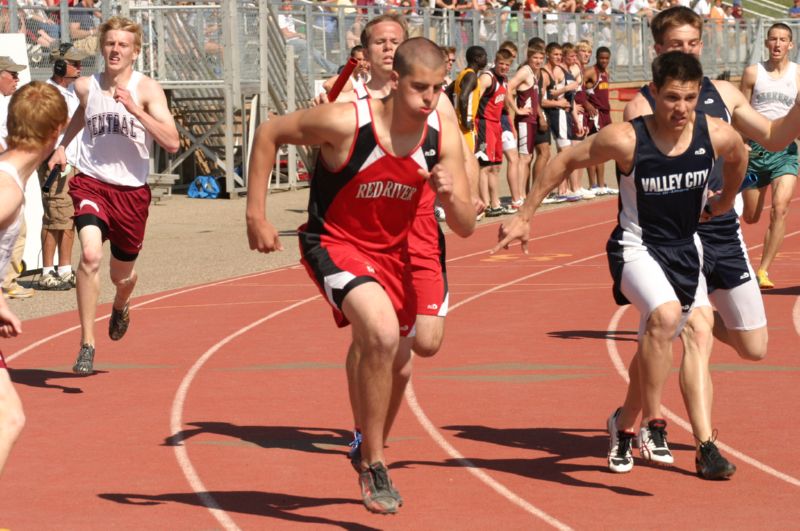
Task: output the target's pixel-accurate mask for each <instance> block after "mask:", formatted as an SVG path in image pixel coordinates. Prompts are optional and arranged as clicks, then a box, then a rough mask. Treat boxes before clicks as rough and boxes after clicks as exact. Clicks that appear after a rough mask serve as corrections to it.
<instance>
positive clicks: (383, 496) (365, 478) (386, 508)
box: [358, 462, 401, 514]
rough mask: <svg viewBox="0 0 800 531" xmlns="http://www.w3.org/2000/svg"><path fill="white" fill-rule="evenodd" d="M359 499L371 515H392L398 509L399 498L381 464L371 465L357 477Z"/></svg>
mask: <svg viewBox="0 0 800 531" xmlns="http://www.w3.org/2000/svg"><path fill="white" fill-rule="evenodd" d="M358 483H359V485H360V486H361V499H362V500H363V501H364V507H366V508H367V510H368V511H370V512H372V513H378V514H394V513H396V512H397V509H398V508H399V507H400V505H401V502H400V499H399V498H400V496H399V494H398V493H397V491H396V490H395V489H394V487H393V486H392V481H391V480H390V479H389V471H388V470H386V467H385V466H384V465H383V463H380V462H379V463H372V464H371V465H369V467H368V468H367V469H366V470H363V471H362V472H361V473H360V474H359V475H358Z"/></svg>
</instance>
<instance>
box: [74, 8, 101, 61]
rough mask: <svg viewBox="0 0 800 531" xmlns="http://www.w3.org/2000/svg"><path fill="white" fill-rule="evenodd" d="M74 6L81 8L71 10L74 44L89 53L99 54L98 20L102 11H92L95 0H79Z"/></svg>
mask: <svg viewBox="0 0 800 531" xmlns="http://www.w3.org/2000/svg"><path fill="white" fill-rule="evenodd" d="M73 7H74V8H77V9H79V10H76V11H72V10H70V17H69V37H70V40H71V41H72V44H73V46H75V48H77V49H78V50H83V51H84V52H86V53H88V54H89V55H92V56H93V55H97V51H98V50H97V48H98V41H97V21H98V20H100V18H101V13H100V12H99V11H91V9H93V8H94V0H77V1H76V2H75V4H73Z"/></svg>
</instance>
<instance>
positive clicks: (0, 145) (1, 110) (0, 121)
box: [0, 94, 11, 151]
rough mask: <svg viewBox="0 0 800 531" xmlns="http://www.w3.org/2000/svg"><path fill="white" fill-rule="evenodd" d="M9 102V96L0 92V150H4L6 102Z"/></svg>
mask: <svg viewBox="0 0 800 531" xmlns="http://www.w3.org/2000/svg"><path fill="white" fill-rule="evenodd" d="M10 102H11V96H3V95H2V94H0V151H5V150H6V147H8V146H7V145H6V137H7V136H8V127H7V122H8V104H9V103H10Z"/></svg>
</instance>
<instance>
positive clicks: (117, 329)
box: [108, 304, 131, 341]
mask: <svg viewBox="0 0 800 531" xmlns="http://www.w3.org/2000/svg"><path fill="white" fill-rule="evenodd" d="M130 324H131V314H130V312H129V311H128V305H127V304H126V305H125V307H124V308H123V309H121V310H117V309H116V308H114V307H113V306H112V307H111V319H109V320H108V337H110V338H111V340H112V341H119V340H120V339H122V336H124V335H125V332H127V331H128V326H129V325H130Z"/></svg>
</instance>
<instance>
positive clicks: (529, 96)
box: [514, 65, 539, 124]
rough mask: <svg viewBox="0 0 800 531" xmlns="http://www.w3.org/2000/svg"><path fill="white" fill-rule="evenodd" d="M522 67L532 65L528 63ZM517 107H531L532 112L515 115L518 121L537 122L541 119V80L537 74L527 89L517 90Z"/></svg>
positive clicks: (515, 119)
mask: <svg viewBox="0 0 800 531" xmlns="http://www.w3.org/2000/svg"><path fill="white" fill-rule="evenodd" d="M522 68H528V69H530V68H531V67H530V66H528V65H525V66H523V67H522ZM517 108H518V109H530V110H531V113H530V114H518V115H516V116H515V117H514V121H515V122H516V123H520V122H524V123H529V124H536V123H538V121H539V81H538V80H537V79H536V76H534V78H533V84H532V85H531V86H530V87H528V88H526V89H525V90H517Z"/></svg>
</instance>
